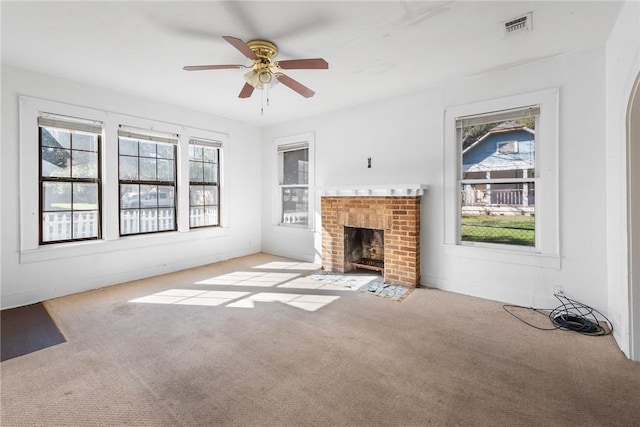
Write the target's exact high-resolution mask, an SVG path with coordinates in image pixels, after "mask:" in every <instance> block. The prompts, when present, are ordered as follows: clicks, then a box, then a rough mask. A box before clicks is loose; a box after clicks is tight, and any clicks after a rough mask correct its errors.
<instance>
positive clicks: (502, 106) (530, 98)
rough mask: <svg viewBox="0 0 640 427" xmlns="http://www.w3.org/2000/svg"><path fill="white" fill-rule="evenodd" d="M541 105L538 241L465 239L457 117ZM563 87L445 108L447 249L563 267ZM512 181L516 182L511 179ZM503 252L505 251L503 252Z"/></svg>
mask: <svg viewBox="0 0 640 427" xmlns="http://www.w3.org/2000/svg"><path fill="white" fill-rule="evenodd" d="M530 105H538V106H539V108H540V114H539V117H538V120H537V122H536V141H535V144H536V145H535V147H536V148H535V149H536V176H535V177H534V178H535V180H537V181H536V184H535V185H536V232H535V233H536V237H535V240H536V246H535V247H527V246H516V245H500V244H495V243H492V244H482V243H472V242H461V240H460V222H461V215H460V212H461V194H460V191H459V187H458V181H459V177H461V168H462V161H461V160H462V147H461V146H460V144H458V135H457V134H458V132H457V129H456V121H457V119H458V118H460V117H466V116H474V115H482V114H494V113H495V112H500V111H506V110H515V109H519V108H522V107H526V106H530ZM558 141H559V90H558V89H557V88H552V89H546V90H541V91H537V92H530V93H525V94H520V95H513V96H506V97H502V98H497V99H492V100H486V101H478V102H474V103H469V104H462V105H457V106H451V107H448V108H446V109H445V111H444V140H443V142H444V156H445V164H444V192H443V196H444V204H443V205H444V233H443V240H444V242H443V243H444V245H445V253H447V254H451V255H457V256H470V257H474V258H480V259H487V260H489V259H493V260H495V259H496V258H495V257H496V256H500V259H501V260H503V261H504V262H508V263H516V264H517V263H520V264H526V265H538V266H541V267H549V268H558V267H559V265H560V258H559V256H560V237H559V187H560V184H559V181H558V179H559V174H558V152H559V143H558ZM508 180H509V182H511V181H513V180H512V179H508ZM497 253H499V254H500V255H497Z"/></svg>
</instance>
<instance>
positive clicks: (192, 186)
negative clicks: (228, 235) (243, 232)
mask: <svg viewBox="0 0 640 427" xmlns="http://www.w3.org/2000/svg"><path fill="white" fill-rule="evenodd" d="M221 146H222V145H221V143H220V142H215V141H204V140H198V139H192V140H191V141H190V143H189V227H191V228H198V227H210V226H218V225H220V147H221Z"/></svg>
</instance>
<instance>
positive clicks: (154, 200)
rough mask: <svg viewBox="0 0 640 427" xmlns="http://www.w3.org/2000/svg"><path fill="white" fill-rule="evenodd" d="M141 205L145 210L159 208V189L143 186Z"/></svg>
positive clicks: (153, 186) (141, 189) (152, 186)
mask: <svg viewBox="0 0 640 427" xmlns="http://www.w3.org/2000/svg"><path fill="white" fill-rule="evenodd" d="M140 205H141V206H142V207H143V208H155V207H158V187H156V186H155V185H141V186H140Z"/></svg>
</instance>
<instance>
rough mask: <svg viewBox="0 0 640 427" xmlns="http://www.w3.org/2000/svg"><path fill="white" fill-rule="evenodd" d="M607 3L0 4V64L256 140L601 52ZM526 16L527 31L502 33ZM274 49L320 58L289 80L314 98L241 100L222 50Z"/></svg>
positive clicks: (275, 95) (611, 17) (234, 56)
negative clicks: (242, 44) (238, 130)
mask: <svg viewBox="0 0 640 427" xmlns="http://www.w3.org/2000/svg"><path fill="white" fill-rule="evenodd" d="M621 6H622V3H620V2H614V1H602V2H598V1H553V2H541V1H496V2H487V1H464V2H463V1H407V2H404V1H389V2H383V1H352V2H344V1H320V2H309V1H284V2H270V1H260V2H239V1H235V2H219V1H199V2H187V1H172V2H153V1H148V2H138V1H124V2H122V1H110V2H93V1H91V2H79V1H71V2H53V1H51V2H30V1H20V2H8V1H2V3H1V14H2V61H3V63H5V64H10V65H14V66H17V67H21V68H25V69H30V70H35V71H38V72H42V73H46V74H51V75H55V76H61V77H64V78H67V79H71V80H75V81H79V82H84V83H88V84H91V85H94V86H99V87H103V88H108V89H112V90H116V91H118V92H124V93H129V94H133V95H136V96H140V97H144V98H148V99H152V100H157V101H161V102H164V103H168V104H172V105H177V106H181V107H186V108H189V109H192V110H197V111H203V112H207V113H211V114H214V115H216V116H220V117H227V118H231V119H235V120H239V121H242V122H246V123H251V124H254V125H256V126H263V125H267V124H273V123H278V122H283V121H288V120H292V119H297V118H301V117H305V116H311V115H316V114H320V113H324V112H327V111H333V110H337V109H341V108H345V107H348V106H353V105H358V104H362V103H365V102H369V101H373V100H377V99H384V98H388V97H391V96H394V95H400V94H406V93H410V92H412V91H416V90H419V89H422V88H427V87H430V86H434V85H438V84H440V83H442V82H444V81H447V80H451V79H453V78H458V77H464V76H473V75H478V74H482V73H486V72H490V71H494V70H499V69H502V68H508V67H513V66H518V65H522V64H526V63H529V62H533V61H538V60H543V59H546V58H550V57H553V56H556V55H562V54H565V53H568V52H574V51H579V50H584V49H589V48H593V47H595V46H600V45H603V44H604V43H605V42H606V39H607V37H608V35H609V33H610V32H611V29H612V28H613V24H614V22H615V20H616V18H617V16H618V14H619V12H620V10H621ZM526 12H533V19H532V22H533V31H531V32H526V33H522V34H519V35H517V36H512V37H507V38H503V37H502V35H501V32H500V25H501V24H502V22H504V21H506V20H509V19H511V18H514V17H517V16H519V15H521V14H524V13H526ZM223 35H230V36H234V37H238V38H240V39H242V40H244V41H249V40H252V39H256V38H262V39H266V40H270V41H272V42H274V43H275V44H277V45H278V47H279V51H280V53H279V55H278V57H277V58H276V59H279V60H284V59H296V58H313V57H323V58H325V59H326V60H327V62H329V69H328V70H289V71H287V73H286V74H287V75H289V76H290V77H292V78H294V79H296V80H298V81H300V82H301V83H302V84H304V85H306V86H308V87H310V88H311V89H313V90H315V91H316V95H315V96H314V97H313V98H309V99H306V98H303V97H301V96H300V95H298V94H297V93H295V92H293V91H291V90H290V89H289V88H287V87H286V86H284V85H282V84H280V85H278V86H276V87H275V88H273V89H272V90H271V91H270V105H269V106H268V107H265V112H264V115H260V105H261V95H262V92H261V91H255V92H254V93H253V96H252V97H251V98H249V99H239V98H238V97H237V96H238V93H239V92H240V89H241V88H242V86H243V84H244V80H243V78H242V74H243V73H244V72H245V71H244V70H240V69H230V70H214V71H193V72H187V71H183V70H182V66H184V65H202V64H238V63H240V64H246V65H250V64H251V61H249V60H247V59H246V58H245V57H244V56H242V54H241V53H240V52H239V51H238V50H236V49H235V48H234V47H233V46H231V45H230V44H228V43H227V42H226V41H224V40H223V39H222V38H221V36H223Z"/></svg>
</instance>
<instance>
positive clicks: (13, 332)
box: [0, 303, 67, 362]
mask: <svg viewBox="0 0 640 427" xmlns="http://www.w3.org/2000/svg"><path fill="white" fill-rule="evenodd" d="M0 316H1V317H0V320H1V322H2V323H1V325H0V329H1V333H2V342H1V344H0V361H1V362H4V361H5V360H9V359H13V358H14V357H18V356H23V355H25V354H29V353H33V352H34V351H38V350H42V349H44V348H47V347H52V346H54V345H57V344H61V343H63V342H66V341H67V340H66V339H65V337H64V335H62V333H61V332H60V330H59V329H58V327H57V326H56V324H55V322H54V321H53V319H51V316H49V313H48V312H47V310H46V309H45V308H44V306H43V305H42V303H38V304H31V305H27V306H24V307H18V308H10V309H7V310H2V311H0Z"/></svg>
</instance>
